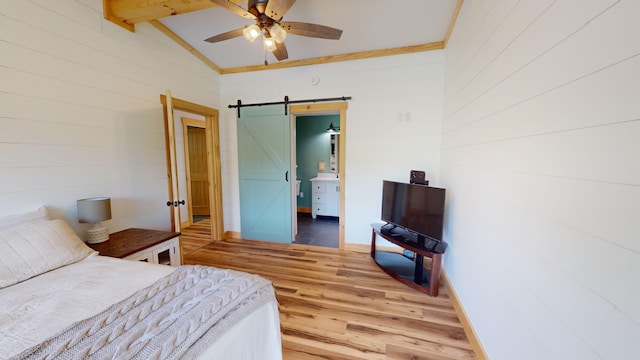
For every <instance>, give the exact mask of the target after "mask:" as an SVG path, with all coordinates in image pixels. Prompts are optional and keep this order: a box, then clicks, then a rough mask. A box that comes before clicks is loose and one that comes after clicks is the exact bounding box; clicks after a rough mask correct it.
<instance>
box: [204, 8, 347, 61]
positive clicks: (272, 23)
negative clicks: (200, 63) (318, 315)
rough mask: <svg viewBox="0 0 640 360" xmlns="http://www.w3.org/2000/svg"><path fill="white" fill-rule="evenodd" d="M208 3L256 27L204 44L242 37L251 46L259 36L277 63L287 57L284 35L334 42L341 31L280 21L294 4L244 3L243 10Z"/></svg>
mask: <svg viewBox="0 0 640 360" xmlns="http://www.w3.org/2000/svg"><path fill="white" fill-rule="evenodd" d="M210 1H211V2H212V3H215V4H216V5H219V6H221V7H223V8H225V9H227V10H229V11H231V12H233V13H234V14H236V15H240V16H242V17H243V18H245V19H250V20H255V21H256V23H255V24H252V25H250V26H247V27H244V28H241V29H236V30H231V31H227V32H225V33H222V34H218V35H216V36H212V37H210V38H208V39H205V41H207V42H210V43H216V42H219V41H223V40H228V39H232V38H235V37H238V36H242V35H243V36H244V37H245V38H246V39H247V40H249V41H252V42H253V41H254V40H255V39H257V38H258V37H259V36H260V35H261V34H262V35H263V46H264V49H265V50H266V51H271V52H272V53H273V55H274V56H275V57H276V59H278V61H282V60H286V59H287V58H288V57H289V54H288V53H287V47H286V46H285V45H284V39H285V38H286V36H287V33H291V34H295V35H301V36H307V37H315V38H320V39H331V40H338V39H340V36H341V35H342V30H339V29H335V28H332V27H329V26H324V25H318V24H310V23H305V22H292V21H282V18H283V16H284V14H286V12H287V11H288V10H289V9H290V8H291V6H292V5H293V4H294V3H295V2H296V0H248V6H247V10H245V9H243V8H242V7H240V6H238V5H236V4H235V3H234V2H233V1H232V0H210ZM265 62H266V61H265Z"/></svg>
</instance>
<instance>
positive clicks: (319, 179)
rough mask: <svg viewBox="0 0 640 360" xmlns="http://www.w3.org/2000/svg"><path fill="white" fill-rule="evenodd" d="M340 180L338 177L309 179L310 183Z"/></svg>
mask: <svg viewBox="0 0 640 360" xmlns="http://www.w3.org/2000/svg"><path fill="white" fill-rule="evenodd" d="M339 180H340V178H337V177H332V178H330V177H314V178H312V179H309V181H339Z"/></svg>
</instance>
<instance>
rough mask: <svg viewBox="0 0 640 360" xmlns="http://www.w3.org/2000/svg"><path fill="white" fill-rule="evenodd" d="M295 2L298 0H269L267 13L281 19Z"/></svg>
mask: <svg viewBox="0 0 640 360" xmlns="http://www.w3.org/2000/svg"><path fill="white" fill-rule="evenodd" d="M295 2H296V0H269V2H268V3H267V8H266V9H265V14H267V16H268V17H270V18H272V19H273V20H275V21H280V20H282V17H283V16H284V14H286V13H287V11H289V9H290V8H291V6H292V5H293V4H294V3H295Z"/></svg>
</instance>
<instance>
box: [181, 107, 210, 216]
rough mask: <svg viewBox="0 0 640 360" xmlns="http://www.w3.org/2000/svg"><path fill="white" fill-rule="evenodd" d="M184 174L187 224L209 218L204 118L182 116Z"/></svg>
mask: <svg viewBox="0 0 640 360" xmlns="http://www.w3.org/2000/svg"><path fill="white" fill-rule="evenodd" d="M182 135H183V139H184V140H183V141H184V146H183V147H184V159H185V161H184V162H185V175H186V188H187V209H188V222H189V224H188V225H192V224H194V223H196V222H198V221H201V220H204V219H209V217H210V216H211V206H210V201H209V182H210V181H211V180H210V179H209V170H208V166H207V137H206V123H205V121H204V120H196V119H190V118H187V117H183V118H182Z"/></svg>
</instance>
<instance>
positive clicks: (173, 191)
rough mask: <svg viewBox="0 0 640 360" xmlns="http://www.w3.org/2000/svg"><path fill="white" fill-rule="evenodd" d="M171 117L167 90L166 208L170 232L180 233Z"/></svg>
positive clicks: (171, 102) (178, 198) (178, 195)
mask: <svg viewBox="0 0 640 360" xmlns="http://www.w3.org/2000/svg"><path fill="white" fill-rule="evenodd" d="M173 119H174V117H173V98H172V97H171V91H169V90H167V95H166V107H165V124H164V125H165V135H166V140H167V142H168V150H169V152H168V154H167V155H168V157H169V159H168V165H169V169H168V170H169V174H168V175H169V176H168V178H169V199H168V200H167V206H169V207H170V208H171V220H172V222H173V223H172V227H171V231H175V232H180V204H181V203H184V199H180V193H179V192H178V165H177V161H176V135H175V124H174V120H173Z"/></svg>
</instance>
